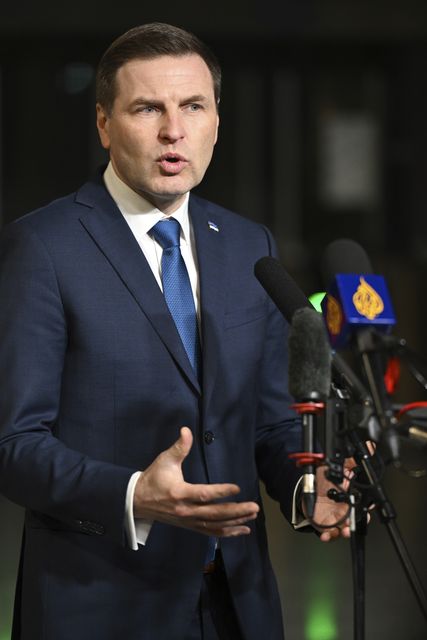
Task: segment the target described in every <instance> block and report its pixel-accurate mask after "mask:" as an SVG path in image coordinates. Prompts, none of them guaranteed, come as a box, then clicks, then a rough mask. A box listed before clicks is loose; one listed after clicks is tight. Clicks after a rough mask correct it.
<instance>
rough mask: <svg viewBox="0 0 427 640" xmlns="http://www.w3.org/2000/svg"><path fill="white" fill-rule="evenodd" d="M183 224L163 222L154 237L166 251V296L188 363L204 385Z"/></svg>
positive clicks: (154, 230) (163, 263) (155, 231)
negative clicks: (182, 243)
mask: <svg viewBox="0 0 427 640" xmlns="http://www.w3.org/2000/svg"><path fill="white" fill-rule="evenodd" d="M180 230H181V227H180V224H179V222H178V220H175V219H174V218H168V219H165V220H160V222H158V223H157V224H155V225H154V227H153V228H152V229H151V231H150V233H151V235H152V236H153V237H154V238H155V239H156V240H157V242H158V243H159V244H160V246H161V247H162V249H163V255H162V283H163V294H164V296H165V300H166V304H167V305H168V307H169V311H170V312H171V315H172V318H173V319H174V322H175V324H176V328H177V329H178V333H179V335H180V336H181V340H182V344H183V345H184V349H185V351H186V352H187V355H188V359H189V360H190V363H191V365H192V367H193V369H194V371H195V372H196V375H197V377H198V378H199V382H200V373H201V366H200V365H201V362H200V360H201V356H200V342H199V331H198V327H197V315H196V307H195V306H194V298H193V292H192V290H191V284H190V278H189V276H188V271H187V268H186V266H185V262H184V259H183V257H182V255H181V250H180V248H179V236H180Z"/></svg>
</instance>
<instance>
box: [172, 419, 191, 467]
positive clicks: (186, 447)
mask: <svg viewBox="0 0 427 640" xmlns="http://www.w3.org/2000/svg"><path fill="white" fill-rule="evenodd" d="M192 445H193V434H192V433H191V430H190V429H189V428H188V427H181V432H180V435H179V438H178V440H177V441H176V442H174V444H173V445H172V446H171V447H170V448H169V449H168V450H167V453H168V454H169V455H170V456H171V457H172V458H174V461H175V462H178V463H179V464H182V462H184V460H185V458H186V457H187V456H188V454H189V453H190V450H191V447H192Z"/></svg>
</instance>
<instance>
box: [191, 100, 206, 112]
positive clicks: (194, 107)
mask: <svg viewBox="0 0 427 640" xmlns="http://www.w3.org/2000/svg"><path fill="white" fill-rule="evenodd" d="M188 108H189V109H190V111H200V109H203V107H202V105H201V104H197V102H193V103H192V104H189V105H188Z"/></svg>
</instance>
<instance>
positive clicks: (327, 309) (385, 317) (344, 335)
mask: <svg viewBox="0 0 427 640" xmlns="http://www.w3.org/2000/svg"><path fill="white" fill-rule="evenodd" d="M322 310H323V314H324V318H325V322H326V328H327V330H328V334H329V339H330V341H331V345H332V347H333V348H334V349H339V348H340V347H343V346H344V345H345V344H346V343H347V342H348V340H349V338H350V336H351V334H352V333H354V331H357V330H358V329H362V328H364V327H371V328H373V329H376V330H378V331H382V332H384V333H387V332H388V331H389V330H390V329H391V327H392V326H393V325H394V324H396V317H395V314H394V311H393V307H392V304H391V300H390V295H389V292H388V289H387V285H386V283H385V280H384V278H383V277H382V276H380V275H374V274H356V273H341V274H337V275H336V276H335V277H334V280H333V282H332V285H331V287H330V289H329V291H328V293H327V295H326V297H325V298H324V300H323V302H322Z"/></svg>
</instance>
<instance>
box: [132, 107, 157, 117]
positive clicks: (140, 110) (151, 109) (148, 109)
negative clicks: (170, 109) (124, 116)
mask: <svg viewBox="0 0 427 640" xmlns="http://www.w3.org/2000/svg"><path fill="white" fill-rule="evenodd" d="M135 111H136V112H137V113H147V114H148V115H150V114H151V113H156V112H157V109H156V107H151V106H149V105H146V106H142V105H141V106H140V107H137V108H136V109H135Z"/></svg>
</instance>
